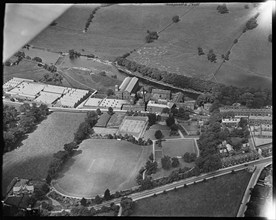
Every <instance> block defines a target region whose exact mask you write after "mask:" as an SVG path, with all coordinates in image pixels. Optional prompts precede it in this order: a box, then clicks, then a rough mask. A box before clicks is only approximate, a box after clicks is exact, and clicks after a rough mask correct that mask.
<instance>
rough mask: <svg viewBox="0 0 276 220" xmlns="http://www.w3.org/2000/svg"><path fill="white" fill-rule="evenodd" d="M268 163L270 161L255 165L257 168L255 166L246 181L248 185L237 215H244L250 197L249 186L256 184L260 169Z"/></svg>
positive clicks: (252, 186)
mask: <svg viewBox="0 0 276 220" xmlns="http://www.w3.org/2000/svg"><path fill="white" fill-rule="evenodd" d="M269 164H271V162H268V163H263V164H259V165H257V168H256V170H255V172H254V173H253V175H252V177H251V179H250V181H249V183H248V186H247V188H246V190H245V192H244V195H243V199H242V201H241V205H240V208H239V211H238V213H237V217H244V212H245V211H246V208H247V206H246V204H247V203H248V202H249V200H250V197H251V195H250V188H254V186H255V185H256V183H257V181H258V179H259V176H260V174H261V172H262V170H263V169H264V167H266V166H267V165H269Z"/></svg>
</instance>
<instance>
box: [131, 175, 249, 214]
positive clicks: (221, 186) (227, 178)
mask: <svg viewBox="0 0 276 220" xmlns="http://www.w3.org/2000/svg"><path fill="white" fill-rule="evenodd" d="M250 177H251V174H250V173H248V172H246V171H240V172H238V173H236V174H228V175H224V176H222V177H217V178H216V179H211V180H208V181H207V182H206V183H198V184H197V185H190V186H188V188H181V189H178V190H177V191H176V192H174V191H171V192H169V193H167V194H166V195H164V194H161V195H158V196H157V197H150V198H146V199H142V200H138V201H137V202H136V207H135V211H134V213H133V216H209V217H235V216H236V214H237V211H238V208H239V205H240V201H241V199H242V196H243V192H244V190H245V189H246V187H247V184H248V182H249V180H250Z"/></svg>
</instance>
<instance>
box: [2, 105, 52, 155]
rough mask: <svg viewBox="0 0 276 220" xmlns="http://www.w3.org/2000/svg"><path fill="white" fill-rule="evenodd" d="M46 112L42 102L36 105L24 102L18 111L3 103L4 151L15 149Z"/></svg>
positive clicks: (45, 115)
mask: <svg viewBox="0 0 276 220" xmlns="http://www.w3.org/2000/svg"><path fill="white" fill-rule="evenodd" d="M20 113H21V114H22V115H20ZM48 114H49V109H48V107H47V106H46V105H44V104H41V105H40V106H37V105H36V104H35V103H33V105H32V106H30V105H29V104H28V103H24V104H23V105H21V106H20V108H19V112H18V111H17V110H16V109H15V108H14V107H13V106H7V105H4V108H3V130H4V134H3V135H4V143H5V145H4V152H7V151H11V150H13V149H15V148H16V147H17V145H18V143H19V142H20V140H22V139H23V137H24V136H25V134H27V133H29V132H31V131H32V130H33V129H34V128H35V126H36V125H37V124H38V123H40V122H41V121H42V120H43V119H45V118H46V117H47V115H48ZM19 115H20V116H19Z"/></svg>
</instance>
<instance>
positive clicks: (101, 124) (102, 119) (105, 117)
mask: <svg viewBox="0 0 276 220" xmlns="http://www.w3.org/2000/svg"><path fill="white" fill-rule="evenodd" d="M110 118H111V115H110V114H108V113H103V114H102V115H101V117H100V118H99V119H98V122H97V124H96V125H95V127H106V125H107V123H108V121H109V119H110Z"/></svg>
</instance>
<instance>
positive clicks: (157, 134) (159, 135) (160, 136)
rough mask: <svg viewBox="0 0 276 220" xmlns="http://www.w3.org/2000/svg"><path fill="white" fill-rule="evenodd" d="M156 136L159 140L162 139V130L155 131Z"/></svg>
mask: <svg viewBox="0 0 276 220" xmlns="http://www.w3.org/2000/svg"><path fill="white" fill-rule="evenodd" d="M154 136H155V138H156V139H157V140H161V139H162V138H163V137H164V135H163V134H162V131H160V130H157V131H156V132H155V134H154Z"/></svg>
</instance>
